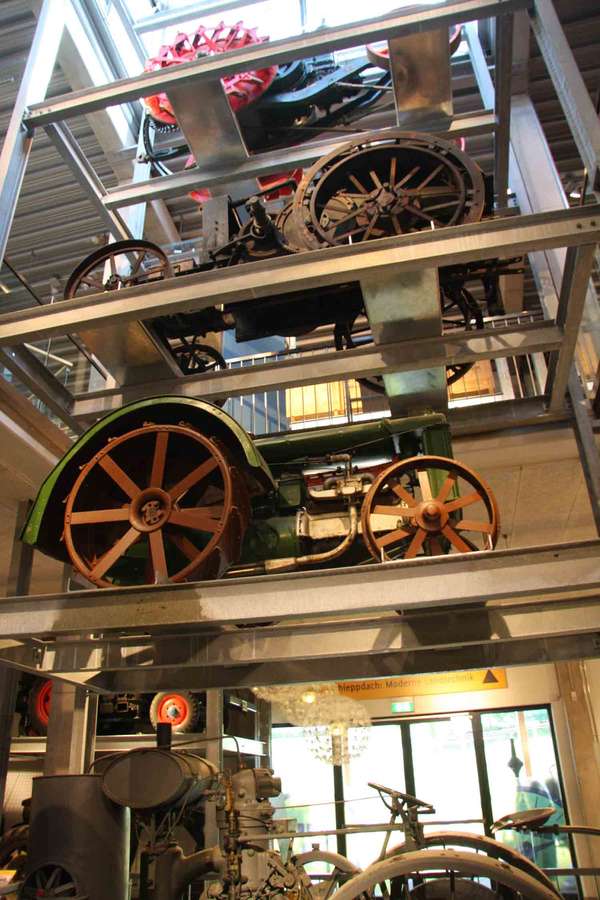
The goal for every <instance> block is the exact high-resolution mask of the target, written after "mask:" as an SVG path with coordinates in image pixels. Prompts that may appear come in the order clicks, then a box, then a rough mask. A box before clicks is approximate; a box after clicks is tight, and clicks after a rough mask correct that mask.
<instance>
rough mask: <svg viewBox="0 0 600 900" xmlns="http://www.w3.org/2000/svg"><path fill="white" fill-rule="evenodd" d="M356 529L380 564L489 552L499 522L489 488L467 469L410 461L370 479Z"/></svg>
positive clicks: (435, 460) (442, 460)
mask: <svg viewBox="0 0 600 900" xmlns="http://www.w3.org/2000/svg"><path fill="white" fill-rule="evenodd" d="M361 525H362V535H363V540H364V542H365V544H366V545H367V547H368V549H369V551H370V552H371V554H372V556H373V557H374V558H375V559H376V560H377V561H378V562H383V561H385V560H390V559H413V558H414V557H416V556H417V555H421V556H440V555H442V554H445V553H451V552H452V551H456V552H458V553H471V552H473V551H475V550H493V548H494V547H495V545H496V540H497V538H498V530H499V527H500V517H499V514H498V507H497V504H496V499H495V497H494V495H493V493H492V490H491V488H490V487H489V486H488V485H487V484H486V483H485V481H483V479H482V478H480V477H479V475H477V474H476V473H475V472H474V471H473V470H472V469H469V468H468V467H467V466H465V465H463V464H462V463H459V462H457V461H456V460H454V459H447V458H446V457H444V456H415V457H412V458H411V459H404V460H400V461H399V462H395V463H392V465H391V466H388V468H387V469H385V470H384V471H383V472H382V473H381V474H380V475H379V476H378V477H377V478H376V479H375V481H374V482H373V484H372V485H371V488H370V490H369V493H368V494H367V496H366V497H365V499H364V501H363V505H362V511H361Z"/></svg>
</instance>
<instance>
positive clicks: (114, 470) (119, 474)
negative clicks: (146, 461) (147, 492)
mask: <svg viewBox="0 0 600 900" xmlns="http://www.w3.org/2000/svg"><path fill="white" fill-rule="evenodd" d="M99 463H100V465H101V466H102V468H103V469H104V471H105V472H106V474H107V475H110V477H111V478H112V480H113V481H114V482H115V483H116V484H118V485H119V487H120V488H121V490H122V491H123V493H124V494H127V496H128V497H129V498H130V499H131V500H133V499H134V498H135V497H137V495H138V494H139V493H140V488H139V487H138V486H137V484H136V483H135V481H133V480H132V479H131V478H130V477H129V475H128V474H127V473H126V472H124V471H123V469H122V468H121V466H120V465H118V463H116V462H115V461H114V459H113V458H112V456H109V455H108V453H107V454H106V455H105V456H103V457H102V458H101V459H100V460H99Z"/></svg>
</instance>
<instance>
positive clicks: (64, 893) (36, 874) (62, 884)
mask: <svg viewBox="0 0 600 900" xmlns="http://www.w3.org/2000/svg"><path fill="white" fill-rule="evenodd" d="M19 897H22V898H24V900H30V898H31V900H39V898H40V897H76V898H77V900H88V897H87V895H86V894H82V893H81V891H80V889H79V886H78V885H77V882H76V880H75V877H74V876H73V875H71V873H70V872H68V871H67V869H64V868H63V867H62V866H59V865H56V864H55V863H48V864H47V865H45V866H40V867H39V868H38V869H35V870H34V871H33V872H30V873H29V875H28V876H27V878H26V879H25V881H24V882H23V886H22V888H21V890H20V892H19Z"/></svg>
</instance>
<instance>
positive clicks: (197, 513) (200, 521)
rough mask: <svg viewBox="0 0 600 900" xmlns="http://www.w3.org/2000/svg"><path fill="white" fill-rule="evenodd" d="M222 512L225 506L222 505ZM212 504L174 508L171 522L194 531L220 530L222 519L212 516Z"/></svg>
mask: <svg viewBox="0 0 600 900" xmlns="http://www.w3.org/2000/svg"><path fill="white" fill-rule="evenodd" d="M220 510H221V514H222V513H223V508H222V507H220ZM210 512H211V507H210V506H197V507H190V508H189V509H174V510H173V511H172V513H171V517H170V519H169V522H170V523H171V525H180V526H182V527H183V528H191V529H192V531H208V532H210V533H211V534H214V533H215V532H216V531H218V529H219V527H220V524H221V520H220V518H214V516H211V514H210Z"/></svg>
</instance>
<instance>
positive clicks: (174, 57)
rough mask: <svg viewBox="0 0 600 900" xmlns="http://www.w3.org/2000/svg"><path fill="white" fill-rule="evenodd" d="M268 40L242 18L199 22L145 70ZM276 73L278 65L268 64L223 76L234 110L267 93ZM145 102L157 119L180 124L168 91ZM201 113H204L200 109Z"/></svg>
mask: <svg viewBox="0 0 600 900" xmlns="http://www.w3.org/2000/svg"><path fill="white" fill-rule="evenodd" d="M268 40H269V38H268V37H258V35H257V33H256V28H246V27H245V26H244V24H243V23H242V22H237V23H236V24H235V25H231V26H230V25H225V23H224V22H221V23H220V24H219V25H217V26H214V27H209V28H205V26H204V25H200V26H199V27H198V28H197V29H196V31H195V33H194V34H193V35H192V36H191V37H190V36H189V35H187V34H185V33H184V32H180V33H179V34H178V35H177V37H176V38H175V41H174V42H173V43H172V44H164V45H163V46H162V47H161V48H160V50H159V52H158V54H157V55H156V56H153V57H152V58H151V59H149V60H148V61H147V62H146V65H145V66H144V70H145V71H146V72H156V71H157V70H159V69H164V68H166V67H167V66H173V65H178V64H179V63H186V62H190V61H191V60H194V59H198V58H199V57H201V56H214V54H215V53H226V52H227V51H229V50H239V49H240V48H241V47H248V46H249V45H250V44H260V43H263V42H264V41H268ZM276 74H277V66H268V67H267V68H265V69H257V70H256V71H254V72H236V73H235V75H227V76H226V77H225V78H223V79H222V83H223V87H224V89H225V93H226V94H227V97H228V98H229V104H230V106H231V108H232V110H233V111H234V112H237V110H238V109H242V108H243V107H244V106H248V104H249V103H252V102H253V101H254V100H256V99H257V98H258V97H260V96H261V94H264V92H265V91H266V90H267V88H268V87H269V86H270V85H271V83H272V81H273V79H274V78H275V75H276ZM144 103H145V104H146V106H147V108H148V110H149V112H150V114H151V115H152V117H153V118H154V119H157V120H158V121H159V122H163V123H165V124H166V125H177V119H176V118H175V115H174V113H173V107H172V106H171V103H170V101H169V98H168V97H167V95H166V94H165V93H161V94H154V95H153V96H152V97H145V98H144ZM198 115H199V116H200V115H201V110H198Z"/></svg>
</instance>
